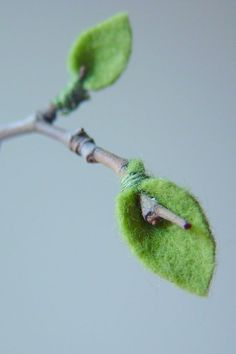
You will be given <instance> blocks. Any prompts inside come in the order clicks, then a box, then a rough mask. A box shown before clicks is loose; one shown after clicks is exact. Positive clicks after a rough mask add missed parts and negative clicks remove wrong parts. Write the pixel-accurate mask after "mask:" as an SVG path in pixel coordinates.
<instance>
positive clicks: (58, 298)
mask: <svg viewBox="0 0 236 354" xmlns="http://www.w3.org/2000/svg"><path fill="white" fill-rule="evenodd" d="M119 11H127V12H128V13H129V15H130V20H131V23H132V28H133V37H134V43H133V53H132V58H131V60H130V63H129V66H128V68H127V70H126V72H125V73H124V75H123V76H122V77H121V78H120V80H119V81H118V82H117V83H116V84H115V85H113V86H112V87H110V88H107V89H105V90H103V91H101V92H97V93H94V94H92V99H91V101H90V102H88V103H84V104H83V105H82V106H81V108H80V109H79V110H78V111H76V112H75V113H74V114H73V115H72V116H71V117H66V118H61V120H60V121H58V123H59V124H61V125H62V126H64V127H67V128H68V129H76V128H80V127H84V128H86V130H87V131H88V133H89V134H91V135H92V136H93V137H94V138H95V139H96V142H97V143H98V144H99V145H100V146H103V147H105V148H108V149H110V150H111V151H113V152H115V153H118V154H119V155H121V156H124V157H130V158H131V157H138V158H142V159H143V160H144V161H145V163H146V166H147V168H148V169H149V170H150V171H151V172H152V173H153V174H155V175H156V176H162V177H166V178H168V179H170V180H173V181H175V182H176V183H178V184H179V185H182V186H186V187H187V188H190V189H191V190H192V192H193V193H194V194H195V195H196V196H198V198H199V200H200V201H201V203H202V205H203V207H204V209H205V210H206V212H207V214H208V216H209V219H210V222H211V226H212V229H213V232H214V235H215V238H216V242H217V268H216V272H215V275H214V280H213V283H212V287H211V291H210V294H209V296H208V297H207V298H199V297H197V296H194V295H191V294H189V293H187V292H185V291H183V290H181V289H179V288H177V287H175V286H174V285H172V284H170V283H169V282H167V281H165V280H162V279H161V278H159V277H157V276H155V275H153V274H151V273H149V272H148V271H147V270H146V269H144V268H143V266H142V265H141V264H140V263H139V261H138V260H137V259H136V258H135V257H134V256H133V255H132V254H131V253H130V250H129V248H128V247H127V245H126V244H125V243H124V242H123V240H122V238H121V236H120V234H119V232H118V228H117V224H116V220H115V214H114V205H115V198H116V195H117V193H119V189H120V186H119V181H118V178H117V177H116V176H115V175H114V174H113V172H111V171H109V170H107V169H106V168H105V167H103V166H98V165H96V166H94V165H88V164H86V163H85V162H84V161H83V160H82V159H80V158H79V157H77V156H75V155H73V154H72V153H71V152H69V151H67V150H66V149H65V148H64V147H63V146H62V145H60V144H58V143H57V142H54V141H51V140H49V139H47V138H45V137H42V136H36V135H32V136H27V137H20V138H18V139H15V140H12V141H9V142H7V143H5V144H4V145H3V146H2V147H1V151H0V353H1V354H78V353H79V354H144V353H145V354H156V353H160V354H211V353H214V354H222V353H227V354H234V353H235V352H236V339H235V330H236V328H235V327H236V325H235V321H236V318H235V317H236V300H235V299H236V286H235V268H236V267H235V266H236V257H235V252H236V235H235V228H236V217H235V211H236V210H235V197H236V195H235V177H236V170H235V153H236V144H235V133H236V129H235V113H236V108H235V90H236V70H235V64H236V38H235V34H236V2H235V1H233V0H232V1H231V0H221V1H220V0H195V1H194V0H177V1H176V0H172V1H171V0H146V1H145V2H144V1H137V0H136V1H135V0H127V1H124V0H120V1H108V0H99V1H92V0H86V1H82V0H77V1H75V0H57V1H56V0H51V1H50V0H47V1H46V0H41V1H35V0H21V1H16V0H14V1H13V0H8V1H4V0H1V1H0V44H1V49H0V53H1V58H0V63H1V66H0V78H1V80H0V92H1V105H0V123H1V124H4V123H7V122H10V121H13V120H16V119H20V118H24V117H25V116H27V115H28V114H30V113H31V112H34V111H35V110H37V109H40V108H44V107H46V106H47V104H48V102H49V101H50V100H51V99H52V98H54V96H55V95H56V94H57V93H58V92H59V91H60V90H61V88H63V87H64V85H65V84H66V82H67V79H68V73H67V70H66V66H65V62H66V56H67V52H68V49H69V48H70V45H71V43H72V42H73V40H74V38H75V37H76V36H77V35H78V33H79V32H80V31H81V30H84V29H85V28H88V27H90V26H93V25H94V24H96V23H98V22H100V21H102V20H104V19H106V18H107V17H109V16H112V15H113V14H115V13H117V12H119Z"/></svg>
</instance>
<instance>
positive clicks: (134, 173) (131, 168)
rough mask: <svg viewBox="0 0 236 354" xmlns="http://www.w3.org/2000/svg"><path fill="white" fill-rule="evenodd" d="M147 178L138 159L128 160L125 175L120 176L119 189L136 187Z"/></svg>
mask: <svg viewBox="0 0 236 354" xmlns="http://www.w3.org/2000/svg"><path fill="white" fill-rule="evenodd" d="M147 178H149V176H148V175H147V174H146V172H145V169H144V166H143V163H142V162H141V161H140V160H130V161H129V163H128V166H127V169H126V173H125V175H124V176H123V177H122V178H121V191H122V192H123V191H125V190H127V189H130V188H134V189H138V187H139V186H140V184H141V182H142V181H143V180H145V179H147Z"/></svg>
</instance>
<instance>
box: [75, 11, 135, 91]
mask: <svg viewBox="0 0 236 354" xmlns="http://www.w3.org/2000/svg"><path fill="white" fill-rule="evenodd" d="M131 44H132V34H131V27H130V23H129V18H128V15H127V14H125V13H120V14H117V15H115V16H113V17H111V18H109V19H108V20H106V21H104V22H102V23H100V24H99V25H97V26H96V27H94V28H91V29H89V30H88V31H86V32H83V33H82V34H81V35H80V37H79V38H78V39H77V40H76V41H75V43H74V45H73V47H72V49H71V51H70V54H69V57H68V67H69V70H70V72H71V73H72V74H75V75H78V72H79V70H80V68H81V66H85V68H86V78H85V80H84V87H85V89H88V90H99V89H101V88H103V87H106V86H108V85H110V84H112V83H113V82H114V81H115V80H117V78H118V77H119V76H120V75H121V73H122V72H123V70H124V69H125V67H126V65H127V63H128V60H129V56H130V53H131Z"/></svg>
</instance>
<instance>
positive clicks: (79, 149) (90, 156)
mask: <svg viewBox="0 0 236 354" xmlns="http://www.w3.org/2000/svg"><path fill="white" fill-rule="evenodd" d="M70 149H71V150H72V151H73V152H75V153H76V154H78V155H81V156H82V157H84V158H85V160H86V161H87V162H91V163H92V162H96V161H95V159H94V150H95V149H96V144H95V142H94V140H93V139H92V138H91V137H90V136H89V135H88V134H87V133H86V132H85V130H84V129H83V128H81V129H80V130H79V131H77V132H75V133H74V134H73V135H72V137H71V140H70Z"/></svg>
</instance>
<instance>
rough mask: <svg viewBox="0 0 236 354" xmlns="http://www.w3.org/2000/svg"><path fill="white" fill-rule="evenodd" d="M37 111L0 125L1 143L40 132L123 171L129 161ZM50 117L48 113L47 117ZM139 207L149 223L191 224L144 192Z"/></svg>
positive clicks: (121, 172)
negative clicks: (59, 125) (16, 120)
mask: <svg viewBox="0 0 236 354" xmlns="http://www.w3.org/2000/svg"><path fill="white" fill-rule="evenodd" d="M48 112H50V111H46V113H45V112H44V113H40V112H38V113H36V114H35V115H33V116H31V117H30V118H27V119H25V120H22V121H19V122H16V123H12V124H9V125H7V126H5V127H3V128H0V143H1V142H2V141H4V140H7V139H10V138H13V137H15V136H19V135H23V134H26V133H32V132H35V133H40V134H43V135H45V136H47V137H50V138H52V139H54V140H57V141H58V142H60V143H62V144H64V145H65V146H67V147H68V148H69V149H70V150H72V151H73V152H75V153H76V154H78V155H81V156H82V157H83V158H84V159H85V160H86V161H87V162H91V163H101V164H103V165H104V166H106V167H109V168H111V169H112V170H113V171H114V172H115V173H116V174H117V175H118V176H119V177H122V176H123V175H124V173H125V169H126V166H127V164H128V160H127V159H124V158H122V157H119V156H117V155H115V154H113V153H111V152H109V151H107V150H104V149H103V148H101V147H98V146H97V145H96V144H95V142H94V140H93V139H92V138H91V137H89V135H88V134H87V133H86V132H85V131H84V130H83V129H81V130H79V131H78V132H75V133H74V134H73V133H71V132H69V131H67V130H65V129H63V128H60V127H57V126H55V125H53V124H52V121H53V120H54V119H55V117H54V119H53V120H50V119H47V118H48V115H47V113H48ZM49 117H51V116H49ZM140 209H141V212H142V215H143V218H144V220H145V221H146V222H148V223H149V224H151V225H156V224H157V223H158V222H159V220H160V218H162V219H165V220H168V221H170V222H172V223H174V224H176V225H178V226H180V227H182V228H183V229H189V228H190V227H191V224H190V223H188V222H187V221H186V220H184V219H182V218H181V217H179V216H177V215H175V214H174V213H172V212H171V211H170V210H168V209H166V208H165V207H163V206H161V205H159V204H158V203H157V201H156V200H155V199H153V198H151V197H149V196H147V195H146V194H144V193H141V194H140Z"/></svg>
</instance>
